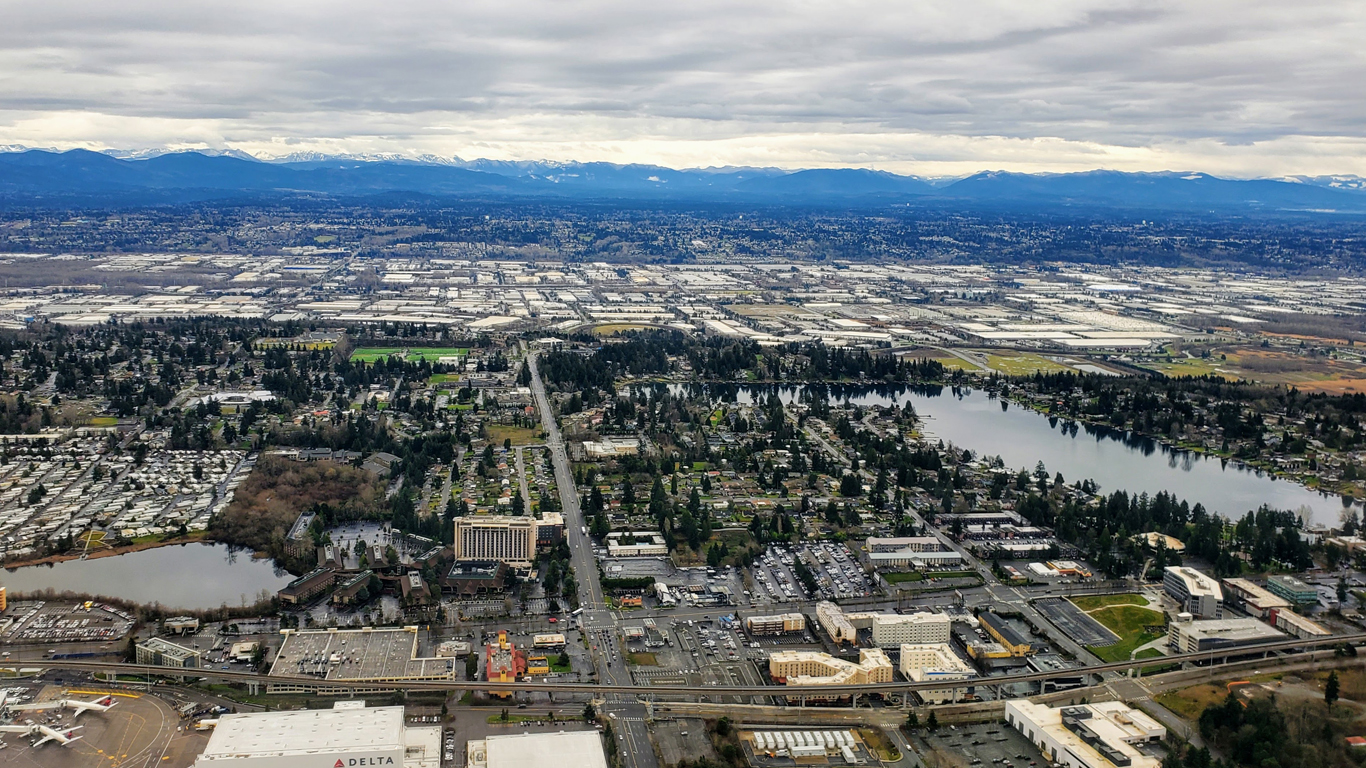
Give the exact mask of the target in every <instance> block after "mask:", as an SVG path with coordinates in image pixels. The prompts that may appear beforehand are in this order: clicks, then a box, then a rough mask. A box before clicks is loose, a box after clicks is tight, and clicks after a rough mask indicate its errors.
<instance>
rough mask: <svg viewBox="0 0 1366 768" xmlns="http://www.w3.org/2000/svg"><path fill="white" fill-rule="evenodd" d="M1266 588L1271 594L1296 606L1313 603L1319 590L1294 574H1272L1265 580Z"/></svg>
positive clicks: (1316, 600)
mask: <svg viewBox="0 0 1366 768" xmlns="http://www.w3.org/2000/svg"><path fill="white" fill-rule="evenodd" d="M1266 588H1267V589H1268V590H1270V591H1271V594H1273V595H1276V596H1278V597H1283V598H1285V599H1286V600H1289V601H1290V602H1291V603H1293V604H1295V605H1298V606H1304V605H1313V604H1314V603H1317V602H1318V601H1319V591H1318V590H1317V589H1315V588H1314V587H1313V585H1310V584H1305V583H1304V582H1303V581H1300V580H1299V579H1297V578H1295V577H1294V576H1272V577H1271V578H1269V579H1267V580H1266Z"/></svg>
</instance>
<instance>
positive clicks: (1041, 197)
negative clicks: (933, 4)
mask: <svg viewBox="0 0 1366 768" xmlns="http://www.w3.org/2000/svg"><path fill="white" fill-rule="evenodd" d="M115 154H117V153H115ZM124 154H128V155H129V156H128V157H114V156H112V155H111V154H109V153H99V152H90V151H86V150H70V151H67V152H54V151H50V150H27V151H15V152H0V196H3V197H4V198H5V199H7V200H9V201H11V202H15V201H19V202H22V201H25V200H30V199H33V198H42V199H45V200H48V201H50V202H59V201H73V200H81V199H90V200H100V201H102V202H103V203H106V204H107V203H109V202H110V201H111V199H112V200H113V201H115V202H117V203H120V204H140V203H145V202H156V203H165V202H176V201H177V200H203V199H213V198H229V197H234V196H262V195H265V196H273V195H297V194H309V195H324V196H336V197H354V196H374V195H392V194H395V193H397V194H413V195H425V196H433V197H468V198H486V199H489V198H520V199H526V198H544V199H558V200H605V201H606V200H618V201H630V200H639V201H651V200H657V201H658V200H675V201H687V202H702V203H714V202H734V203H744V204H775V205H836V206H878V205H886V204H889V203H897V202H915V203H917V204H925V205H936V206H944V207H958V208H972V207H993V208H999V207H1003V206H1004V207H1021V208H1028V207H1036V208H1037V207H1049V208H1057V207H1067V208H1101V209H1130V210H1154V211H1174V212H1197V213H1198V212H1208V211H1248V210H1257V211H1264V212H1266V211H1286V212H1320V211H1333V212H1349V213H1362V212H1366V182H1363V180H1362V179H1359V178H1357V177H1354V176H1326V177H1292V178H1287V179H1253V180H1240V179H1221V178H1218V177H1215V176H1210V175H1208V174H1203V173H1176V172H1163V173H1122V172H1119V171H1088V172H1084V173H1067V174H1023V173H1006V172H999V171H993V172H984V173H978V174H974V175H972V176H969V177H967V178H964V179H959V180H957V181H953V182H951V183H950V182H946V181H943V180H938V181H933V182H931V181H927V180H924V179H919V178H915V177H912V176H899V175H896V174H892V173H887V172H885V171H873V170H866V169H856V168H847V169H810V170H801V171H793V172H789V171H783V170H779V169H775V168H703V169H686V170H676V169H672V168H663V167H660V166H652V165H614V164H611V163H555V162H501V161H491V160H472V161H464V160H460V159H459V158H451V159H443V158H422V159H417V160H412V159H401V158H391V157H387V156H383V157H380V158H351V157H329V156H322V155H312V154H310V155H301V156H294V157H291V158H285V159H284V160H282V161H280V162H262V161H260V160H256V159H254V158H250V157H245V156H242V155H241V154H240V153H232V152H215V153H202V152H167V153H157V152H143V153H124Z"/></svg>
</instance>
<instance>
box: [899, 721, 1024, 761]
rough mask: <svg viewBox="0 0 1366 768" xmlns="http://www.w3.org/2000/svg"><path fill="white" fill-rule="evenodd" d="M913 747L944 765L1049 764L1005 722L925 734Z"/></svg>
mask: <svg viewBox="0 0 1366 768" xmlns="http://www.w3.org/2000/svg"><path fill="white" fill-rule="evenodd" d="M912 744H913V745H914V747H915V750H916V751H917V752H920V753H921V755H922V756H929V755H934V756H935V757H936V758H937V759H938V761H939V762H938V763H937V764H938V765H941V766H959V767H960V768H962V767H964V766H966V767H968V768H971V766H982V767H983V768H1022V767H1023V766H1039V765H1045V764H1046V762H1045V761H1044V758H1043V755H1042V754H1040V753H1039V750H1038V749H1036V748H1035V747H1034V745H1033V744H1030V743H1029V740H1028V739H1026V738H1025V737H1024V735H1023V734H1021V733H1020V732H1019V731H1017V730H1015V729H1014V728H1011V727H1010V726H1008V725H1005V724H1003V723H979V724H975V725H957V726H952V725H951V726H948V727H946V728H944V727H941V728H939V729H938V730H937V731H935V732H934V733H927V732H924V731H922V732H921V735H920V736H919V737H918V738H916V739H914V740H913V741H912ZM925 762H926V764H927V765H933V764H935V763H932V762H930V761H929V760H926V761H925Z"/></svg>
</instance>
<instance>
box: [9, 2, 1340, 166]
mask: <svg viewBox="0 0 1366 768" xmlns="http://www.w3.org/2000/svg"><path fill="white" fill-rule="evenodd" d="M199 5H200V4H190V3H155V2H141V1H140V0H130V1H129V2H120V3H98V4H97V3H85V2H71V1H67V2H63V1H61V0H58V1H57V2H45V3H41V4H35V3H26V4H20V5H17V6H11V7H10V8H8V9H7V11H6V15H7V21H6V24H4V25H3V26H2V27H0V144H5V143H15V144H25V145H30V146H58V147H70V146H86V147H91V148H105V147H117V148H142V147H156V146H174V147H215V148H229V147H231V148H236V149H241V150H244V151H247V152H251V153H253V154H257V155H261V156H265V155H274V156H279V155H283V154H288V153H290V152H296V151H305V150H311V151H321V152H352V153H368V152H397V153H401V154H408V155H417V154H436V155H444V156H450V155H457V154H458V155H460V156H462V157H467V158H468V157H491V158H498V159H542V158H549V159H562V160H607V161H612V162H649V163H660V164H665V165H672V166H705V165H721V164H730V165H741V164H743V165H777V166H784V167H811V166H849V165H854V166H866V167H877V168H883V169H887V170H893V171H899V172H912V173H926V174H953V173H966V172H971V171H975V170H980V169H983V168H1008V169H1014V170H1026V171H1039V170H1056V171H1066V170H1079V169H1084V168H1096V167H1107V168H1119V169H1123V170H1142V169H1194V170H1204V171H1210V172H1215V173H1224V174H1229V175H1244V176H1251V175H1275V174H1283V173H1360V174H1363V175H1366V151H1363V150H1366V99H1363V98H1362V94H1361V83H1363V82H1366V54H1363V52H1362V46H1361V44H1360V41H1361V40H1362V39H1366V4H1362V3H1359V2H1352V1H1351V0H1335V1H1333V2H1327V1H1323V0H1321V1H1319V2H1314V1H1313V0H1301V2H1296V3H1285V2H1283V1H1280V2H1221V1H1220V0H1201V2H1197V3H1191V2H1174V1H1163V0H1159V2H1128V1H1125V0H1055V1H1049V0H1039V1H1038V2H1028V3H1021V2H1018V0H999V1H997V0H959V1H956V2H946V1H945V0H899V1H895V2H859V1H858V0H819V1H817V0H787V1H786V2H762V1H756V0H731V1H730V2H721V1H717V0H696V1H694V2H688V3H628V2H606V1H604V0H578V1H575V0H562V1H560V2H528V1H527V0H497V1H496V2H495V1H488V0H468V1H465V2H458V3H450V2H429V1H426V0H413V1H406V0H399V1H398V2H387V3H372V2H371V3H360V2H352V1H351V0H339V1H338V2H329V3H322V2H279V1H278V0H277V1H276V2H251V1H247V2H234V3H225V4H218V5H215V6H208V5H204V6H203V7H198V6H199Z"/></svg>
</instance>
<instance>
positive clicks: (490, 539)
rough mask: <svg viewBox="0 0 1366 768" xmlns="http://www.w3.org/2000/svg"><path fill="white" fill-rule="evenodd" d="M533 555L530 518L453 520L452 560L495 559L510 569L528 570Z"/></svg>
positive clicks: (473, 517)
mask: <svg viewBox="0 0 1366 768" xmlns="http://www.w3.org/2000/svg"><path fill="white" fill-rule="evenodd" d="M535 556H536V520H535V519H534V518H530V517H484V516H470V517H457V518H456V519H455V559H456V560H457V561H462V560H463V561H468V560H497V561H499V562H503V563H507V565H508V566H509V567H511V568H512V569H513V570H516V571H520V572H527V571H530V570H531V560H532V558H534V557H535Z"/></svg>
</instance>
